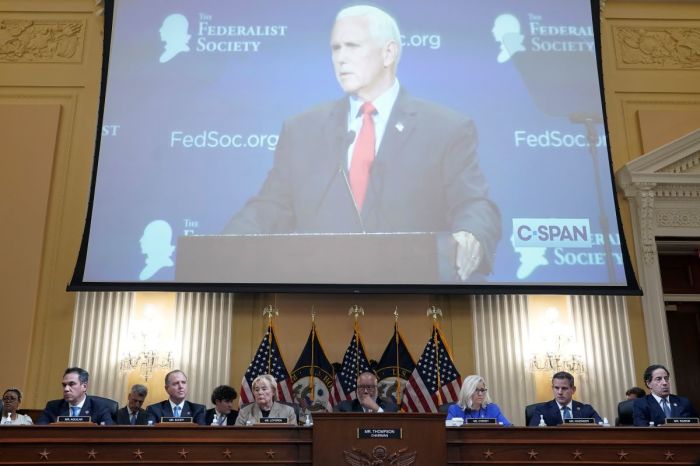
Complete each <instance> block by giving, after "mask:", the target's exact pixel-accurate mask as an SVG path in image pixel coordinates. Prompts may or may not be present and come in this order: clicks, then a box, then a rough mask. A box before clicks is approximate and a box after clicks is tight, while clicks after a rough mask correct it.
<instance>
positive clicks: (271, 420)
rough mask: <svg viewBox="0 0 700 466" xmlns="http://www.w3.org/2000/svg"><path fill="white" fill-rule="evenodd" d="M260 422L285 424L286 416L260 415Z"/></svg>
mask: <svg viewBox="0 0 700 466" xmlns="http://www.w3.org/2000/svg"><path fill="white" fill-rule="evenodd" d="M258 422H259V423H260V424H286V423H287V418H286V417H261V418H260V421H258Z"/></svg>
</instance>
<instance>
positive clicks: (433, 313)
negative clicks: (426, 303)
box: [427, 306, 442, 406]
mask: <svg viewBox="0 0 700 466" xmlns="http://www.w3.org/2000/svg"><path fill="white" fill-rule="evenodd" d="M427 315H428V316H430V317H432V318H433V346H434V347H435V372H436V376H437V398H438V406H440V405H441V404H442V394H441V393H440V386H441V384H440V347H439V345H438V328H439V325H438V316H439V317H442V310H441V309H440V308H438V307H435V306H430V307H429V308H428V311H427Z"/></svg>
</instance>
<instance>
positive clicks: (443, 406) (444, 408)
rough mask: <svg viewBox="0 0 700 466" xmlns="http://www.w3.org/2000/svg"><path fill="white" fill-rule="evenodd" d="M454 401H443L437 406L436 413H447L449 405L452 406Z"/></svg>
mask: <svg viewBox="0 0 700 466" xmlns="http://www.w3.org/2000/svg"><path fill="white" fill-rule="evenodd" d="M453 404H455V403H443V404H441V405H440V406H438V413H447V411H449V410H450V406H452V405H453Z"/></svg>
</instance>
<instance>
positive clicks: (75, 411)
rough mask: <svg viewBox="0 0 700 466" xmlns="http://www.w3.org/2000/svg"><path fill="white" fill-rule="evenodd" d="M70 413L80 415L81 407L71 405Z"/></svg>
mask: <svg viewBox="0 0 700 466" xmlns="http://www.w3.org/2000/svg"><path fill="white" fill-rule="evenodd" d="M70 415H71V416H79V415H80V408H79V407H78V406H71V407H70Z"/></svg>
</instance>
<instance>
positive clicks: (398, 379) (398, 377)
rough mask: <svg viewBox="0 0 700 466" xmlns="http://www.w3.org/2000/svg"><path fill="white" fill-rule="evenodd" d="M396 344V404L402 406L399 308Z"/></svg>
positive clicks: (395, 336)
mask: <svg viewBox="0 0 700 466" xmlns="http://www.w3.org/2000/svg"><path fill="white" fill-rule="evenodd" d="M394 343H396V402H397V404H398V405H399V406H401V363H400V355H399V349H400V348H399V306H395V307H394Z"/></svg>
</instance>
